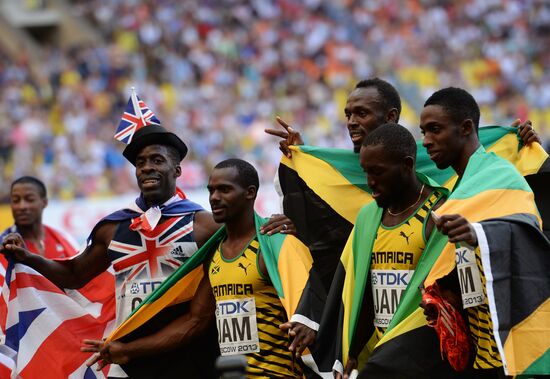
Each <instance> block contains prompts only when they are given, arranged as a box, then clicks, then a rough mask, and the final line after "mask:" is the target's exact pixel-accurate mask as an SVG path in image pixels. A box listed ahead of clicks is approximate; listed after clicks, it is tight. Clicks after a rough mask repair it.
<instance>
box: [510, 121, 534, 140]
mask: <svg viewBox="0 0 550 379" xmlns="http://www.w3.org/2000/svg"><path fill="white" fill-rule="evenodd" d="M511 126H513V127H519V137H520V138H521V141H522V142H523V144H524V145H529V144H531V143H533V142H538V143H541V140H540V137H539V135H538V134H537V132H536V131H535V129H534V128H533V125H532V123H531V120H525V121H524V122H523V123H522V122H521V120H520V119H519V118H518V119H516V120H515V121H514V122H513V123H512V125H511Z"/></svg>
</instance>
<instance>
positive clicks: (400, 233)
mask: <svg viewBox="0 0 550 379" xmlns="http://www.w3.org/2000/svg"><path fill="white" fill-rule="evenodd" d="M413 234H414V232H411V234H409V235H406V234H405V232H404V231H400V232H399V235H400V236H401V237H403V238H405V239H406V240H407V245H408V244H409V237H410V236H412V235H413Z"/></svg>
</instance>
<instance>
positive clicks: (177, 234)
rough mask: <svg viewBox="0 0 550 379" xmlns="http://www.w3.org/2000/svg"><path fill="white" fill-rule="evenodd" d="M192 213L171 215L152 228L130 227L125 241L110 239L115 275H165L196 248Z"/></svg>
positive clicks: (157, 276)
mask: <svg viewBox="0 0 550 379" xmlns="http://www.w3.org/2000/svg"><path fill="white" fill-rule="evenodd" d="M192 231H193V221H192V215H184V216H180V217H172V218H170V219H168V220H166V221H165V222H163V223H161V224H158V225H157V226H156V228H155V229H153V230H151V231H147V230H144V229H141V230H139V231H138V232H137V233H135V232H130V231H129V238H128V240H127V241H126V242H124V243H123V242H119V241H112V242H111V244H110V246H109V254H110V256H111V259H112V264H113V267H114V269H115V272H116V273H117V282H118V280H119V278H118V276H119V275H121V274H122V276H124V277H125V278H126V280H131V279H134V278H139V277H141V276H144V277H148V278H159V277H166V276H168V275H170V274H172V272H174V271H175V270H176V269H177V268H178V267H179V266H180V265H181V264H182V262H183V261H184V260H186V259H187V258H188V257H190V256H191V255H193V253H195V251H196V250H197V247H196V244H195V242H194V241H193V239H192V233H191V232H192Z"/></svg>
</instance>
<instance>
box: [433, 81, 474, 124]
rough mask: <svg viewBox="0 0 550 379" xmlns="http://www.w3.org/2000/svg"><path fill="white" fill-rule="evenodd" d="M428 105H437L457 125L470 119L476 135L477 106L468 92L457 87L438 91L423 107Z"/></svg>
mask: <svg viewBox="0 0 550 379" xmlns="http://www.w3.org/2000/svg"><path fill="white" fill-rule="evenodd" d="M428 105H439V106H440V107H442V108H443V109H444V110H445V112H447V114H448V115H449V117H450V118H451V120H453V122H455V123H457V124H460V123H462V122H463V121H464V120H467V119H471V120H472V121H473V123H474V127H475V130H476V133H477V130H478V128H479V117H480V112H479V106H478V105H477V102H476V100H475V99H474V97H473V96H472V95H471V94H470V93H469V92H468V91H466V90H464V89H462V88H457V87H447V88H443V89H440V90H439V91H437V92H435V93H434V94H433V95H432V96H430V97H429V98H428V100H426V102H425V103H424V107H426V106H428Z"/></svg>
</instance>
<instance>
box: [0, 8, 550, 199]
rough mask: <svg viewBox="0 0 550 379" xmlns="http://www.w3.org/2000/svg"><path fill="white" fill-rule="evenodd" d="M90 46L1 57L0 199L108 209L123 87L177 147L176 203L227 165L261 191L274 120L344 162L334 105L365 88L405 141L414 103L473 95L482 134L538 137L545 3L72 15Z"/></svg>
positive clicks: (549, 129)
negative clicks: (387, 100) (90, 203)
mask: <svg viewBox="0 0 550 379" xmlns="http://www.w3.org/2000/svg"><path fill="white" fill-rule="evenodd" d="M72 4H73V5H72V6H73V7H74V12H75V13H76V14H78V15H79V16H81V17H86V18H88V19H89V20H90V21H91V22H92V24H93V26H94V27H95V28H97V30H99V31H100V33H101V35H102V36H103V38H104V41H105V43H104V44H102V45H101V46H79V47H75V48H72V49H69V50H61V49H59V48H57V47H55V46H46V47H45V48H44V50H43V52H42V54H43V59H42V64H41V65H40V67H38V68H37V70H35V71H37V72H38V73H39V74H38V75H34V76H32V75H31V70H30V67H29V66H28V63H27V61H26V60H24V59H21V60H20V61H12V60H9V59H7V58H6V57H5V56H0V84H1V86H0V99H1V101H0V116H1V120H2V121H1V122H0V165H1V166H2V178H1V179H2V181H1V182H0V194H1V195H2V197H3V198H4V199H5V198H6V195H7V193H8V192H9V188H8V187H7V185H6V183H10V182H11V181H12V178H14V177H17V176H20V175H22V174H35V175H39V176H40V177H43V178H44V179H45V181H46V184H47V186H48V187H49V188H51V197H58V198H59V197H60V198H74V197H79V196H94V195H109V194H113V193H120V192H125V191H127V190H128V188H129V186H130V185H131V183H132V182H133V181H132V180H131V176H132V175H133V173H132V170H131V167H129V166H128V165H125V164H124V161H122V160H121V159H120V157H119V154H118V153H117V151H119V150H121V149H122V146H120V145H118V144H117V143H115V141H114V140H113V139H112V135H113V134H114V130H115V129H116V125H117V124H118V120H119V117H120V115H121V113H122V111H123V108H124V105H125V104H126V101H127V99H128V97H129V94H130V91H129V88H130V86H132V85H135V86H136V88H137V91H138V94H139V95H140V97H141V98H142V99H143V100H144V101H145V102H146V103H147V105H148V106H149V107H150V108H151V109H152V110H153V111H154V112H155V113H156V114H157V116H158V118H159V119H160V120H161V122H162V123H163V124H164V125H165V126H166V127H167V128H168V129H172V130H174V131H175V132H177V133H178V134H180V135H182V136H184V139H185V140H186V142H187V143H188V145H189V146H190V155H189V158H187V159H186V161H184V164H185V167H184V174H185V175H184V176H183V177H182V179H181V182H180V184H181V185H182V186H183V187H184V188H185V187H187V188H189V187H197V186H198V187H200V186H203V185H204V183H205V180H206V177H207V174H206V173H208V172H209V170H210V168H211V167H212V166H213V165H214V164H215V163H217V162H218V161H220V160H222V159H224V158H226V157H227V156H232V155H236V156H240V157H242V158H243V159H246V160H249V161H251V162H253V163H254V164H255V166H256V167H258V168H261V172H262V175H263V177H262V179H263V180H271V178H272V177H273V175H274V172H275V170H276V167H277V162H278V159H279V152H278V150H277V149H276V147H275V143H274V142H272V141H270V139H269V138H268V136H266V135H265V134H264V133H263V128H264V127H266V126H269V125H272V124H273V122H274V121H273V120H274V116H275V115H276V114H279V115H281V116H282V117H283V118H284V119H285V120H287V121H289V122H290V123H292V124H295V125H299V126H300V130H304V134H305V139H306V142H307V143H310V144H320V145H323V146H339V147H346V146H347V144H348V140H347V137H346V132H345V129H344V127H343V112H342V109H343V102H344V101H345V96H346V94H347V92H348V91H349V90H350V89H351V88H352V86H353V84H354V83H355V82H356V81H357V80H359V79H361V78H366V77H368V76H373V75H377V76H381V77H383V78H385V79H389V80H390V81H391V82H392V83H394V84H395V85H396V86H397V88H398V89H399V90H400V92H401V94H402V96H403V100H404V103H405V109H404V112H403V116H402V119H403V120H402V121H403V123H404V124H406V125H407V126H409V127H416V125H417V123H418V118H417V117H418V116H417V113H416V112H415V110H418V109H420V108H421V105H422V102H423V100H424V99H425V98H426V95H427V94H429V93H432V92H433V91H434V90H435V89H437V88H440V87H445V86H450V85H453V86H462V87H466V88H468V89H469V90H470V91H471V92H472V93H474V94H475V96H476V98H477V100H478V102H479V103H480V106H481V107H482V114H483V115H482V122H483V123H485V124H493V123H503V124H509V123H510V122H511V121H512V120H513V119H515V118H517V117H521V118H527V117H529V118H531V119H532V120H533V123H534V125H535V128H536V129H537V131H539V133H540V134H541V137H542V138H543V140H546V141H548V140H549V137H550V69H549V67H550V50H549V49H547V48H545V47H544V46H550V30H549V29H550V28H549V26H548V25H550V3H548V2H547V1H544V0H491V1H487V0H467V1H461V2H454V1H436V0H407V1H403V2H395V1H389V0H381V1H376V2H372V1H360V0H357V1H352V0H339V1H322V0H308V1H303V2H295V1H288V0H252V1H245V0H228V1H224V2H216V1H177V0H160V1H145V0H143V1H140V0H76V1H73V2H72Z"/></svg>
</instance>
